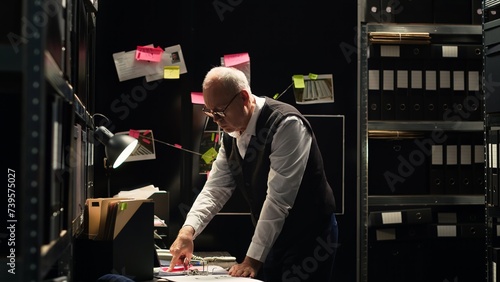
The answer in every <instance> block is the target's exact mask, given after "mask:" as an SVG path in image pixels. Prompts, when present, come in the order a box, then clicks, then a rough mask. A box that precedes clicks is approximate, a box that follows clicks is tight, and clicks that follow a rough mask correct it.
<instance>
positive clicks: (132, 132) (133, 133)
mask: <svg viewBox="0 0 500 282" xmlns="http://www.w3.org/2000/svg"><path fill="white" fill-rule="evenodd" d="M140 134H141V132H140V131H139V130H135V129H130V130H129V131H128V135H129V136H132V137H134V138H135V139H139V135H140Z"/></svg>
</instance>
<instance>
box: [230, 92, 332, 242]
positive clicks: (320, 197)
mask: <svg viewBox="0 0 500 282" xmlns="http://www.w3.org/2000/svg"><path fill="white" fill-rule="evenodd" d="M290 115H294V116H297V117H299V118H301V119H302V121H303V122H304V124H305V125H306V126H307V128H308V129H309V131H310V132H311V134H312V143H311V150H310V154H309V159H308V162H307V167H306V170H305V173H304V176H303V179H302V182H301V185H300V189H299V192H298V194H297V198H296V200H295V203H294V206H293V208H292V209H291V210H290V214H289V215H288V217H287V219H286V221H285V226H284V227H283V230H282V234H283V233H284V232H286V230H287V229H290V232H295V231H299V230H300V229H302V228H314V229H316V228H321V226H325V225H326V224H328V220H329V218H330V216H331V214H332V213H333V212H334V210H335V199H334V196H333V191H332V188H331V187H330V185H329V183H328V182H327V178H326V175H325V171H324V169H323V159H322V156H321V152H320V150H319V148H318V144H317V142H316V138H315V136H314V133H313V131H312V130H311V126H310V124H309V122H308V121H307V119H306V118H305V117H304V116H303V115H302V114H301V113H300V112H299V111H298V110H297V109H295V108H294V107H292V106H291V105H288V104H286V103H283V102H280V101H276V100H273V99H270V98H267V97H266V102H265V104H264V107H263V108H262V110H261V113H260V116H259V118H258V119H257V124H256V136H252V138H251V140H250V143H249V145H248V148H247V151H246V154H245V158H244V159H242V158H241V156H240V155H239V153H238V148H237V147H236V139H235V138H232V137H231V136H229V135H228V134H224V136H223V142H224V147H225V148H226V154H227V156H226V157H227V160H228V162H229V167H230V169H231V172H232V174H233V177H234V179H235V181H236V184H237V189H239V190H240V191H241V192H242V193H243V195H244V197H245V199H246V200H247V202H248V204H249V206H250V210H251V214H252V220H253V221H254V224H255V223H256V220H257V219H258V218H259V215H260V211H261V209H262V205H263V203H264V200H265V199H266V191H267V180H268V178H267V175H268V172H269V169H270V159H269V156H270V154H271V143H272V141H273V137H274V134H275V132H276V130H277V128H278V125H279V124H280V123H281V122H282V121H283V120H284V119H285V118H286V117H287V116H290ZM308 226H309V227H308Z"/></svg>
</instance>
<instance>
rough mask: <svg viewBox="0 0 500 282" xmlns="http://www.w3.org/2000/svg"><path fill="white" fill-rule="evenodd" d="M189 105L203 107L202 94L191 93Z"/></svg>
mask: <svg viewBox="0 0 500 282" xmlns="http://www.w3.org/2000/svg"><path fill="white" fill-rule="evenodd" d="M191 103H193V104H200V105H204V104H205V100H204V99H203V93H202V92H191Z"/></svg>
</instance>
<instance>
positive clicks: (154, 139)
mask: <svg viewBox="0 0 500 282" xmlns="http://www.w3.org/2000/svg"><path fill="white" fill-rule="evenodd" d="M141 138H146V139H149V140H151V141H153V142H158V143H162V144H164V145H167V146H170V147H173V148H176V149H179V150H182V151H186V152H189V153H191V154H195V155H198V156H202V155H203V154H201V153H198V152H195V151H191V150H188V149H184V148H182V147H179V146H175V145H173V144H170V143H167V142H164V141H161V140H158V139H156V138H151V137H147V136H141Z"/></svg>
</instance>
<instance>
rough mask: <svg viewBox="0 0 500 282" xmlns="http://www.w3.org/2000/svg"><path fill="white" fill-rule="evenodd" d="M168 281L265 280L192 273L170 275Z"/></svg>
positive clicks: (253, 281) (254, 281)
mask: <svg viewBox="0 0 500 282" xmlns="http://www.w3.org/2000/svg"><path fill="white" fill-rule="evenodd" d="M167 280H168V281H172V282H181V281H217V282H219V281H246V282H248V281H252V282H256V281H257V282H258V281H260V282H263V281H262V280H258V279H254V278H249V277H232V276H229V275H191V276H174V277H168V278H167Z"/></svg>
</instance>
